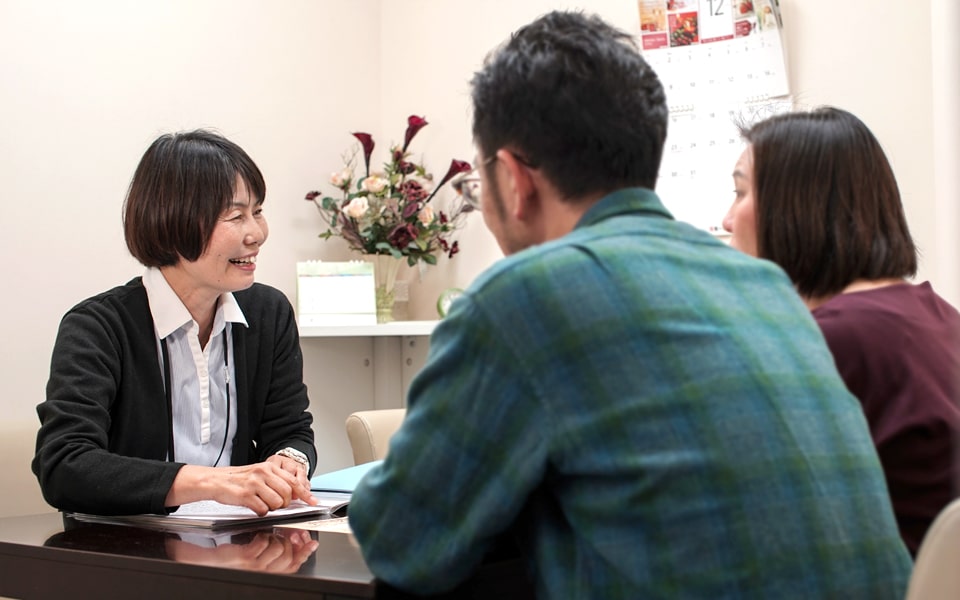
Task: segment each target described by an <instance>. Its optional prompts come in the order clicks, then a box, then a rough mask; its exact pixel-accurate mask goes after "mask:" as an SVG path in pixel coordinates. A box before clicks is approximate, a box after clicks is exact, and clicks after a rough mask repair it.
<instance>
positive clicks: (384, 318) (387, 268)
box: [365, 254, 407, 323]
mask: <svg viewBox="0 0 960 600" xmlns="http://www.w3.org/2000/svg"><path fill="white" fill-rule="evenodd" d="M365 258H366V259H367V260H368V261H370V262H372V263H373V280H374V285H375V286H376V298H377V323H389V322H391V321H393V304H394V302H395V301H396V296H395V294H394V288H395V287H396V284H397V274H398V273H399V272H400V267H401V266H402V265H403V264H405V263H406V262H407V259H406V257H404V258H394V257H393V256H392V255H390V254H368V255H366V256H365Z"/></svg>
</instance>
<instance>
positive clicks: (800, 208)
mask: <svg viewBox="0 0 960 600" xmlns="http://www.w3.org/2000/svg"><path fill="white" fill-rule="evenodd" d="M741 133H742V135H743V137H744V139H745V140H746V141H747V143H748V146H747V148H746V150H744V152H743V154H742V156H741V157H740V159H739V161H737V164H736V167H735V169H734V172H733V180H734V185H735V188H736V197H735V199H734V202H733V206H732V207H731V208H730V211H729V213H728V214H727V216H726V218H725V219H724V228H725V229H726V230H727V231H729V232H730V233H731V234H732V238H731V245H732V246H733V247H735V248H738V249H740V250H742V251H743V252H746V253H748V254H752V255H754V256H759V257H761V258H766V259H768V260H771V261H773V262H775V263H777V264H779V265H780V266H781V267H782V268H783V269H784V270H785V271H786V272H787V274H788V275H789V276H790V278H791V280H793V282H794V285H796V288H797V291H798V292H799V293H800V295H801V296H802V297H803V299H804V301H805V302H806V304H807V306H809V307H810V309H811V310H812V311H813V316H814V317H815V318H816V320H817V322H818V323H819V325H820V328H821V330H822V331H823V334H824V337H825V338H826V341H827V344H828V345H829V346H830V350H831V351H832V352H833V356H834V360H835V361H836V364H837V369H838V370H839V371H840V374H841V375H842V376H843V379H844V381H845V382H846V384H847V387H848V388H849V389H850V391H851V392H852V393H853V394H854V395H856V396H857V398H859V399H860V402H861V403H862V404H863V409H864V413H865V414H866V417H867V420H868V422H869V424H870V430H871V433H872V435H873V440H874V443H875V444H876V446H877V451H878V453H879V456H880V461H881V463H882V464H883V468H884V471H885V473H886V477H887V486H888V487H889V489H890V495H891V497H892V500H893V506H894V510H895V512H896V515H897V520H898V523H899V526H900V533H901V535H902V537H903V539H904V541H905V542H906V544H907V546H908V547H909V549H910V551H911V552H912V553H914V554H916V552H917V549H918V548H919V546H920V542H921V541H922V539H923V536H924V534H925V533H926V531H927V528H928V527H929V526H930V524H931V522H932V521H933V519H934V517H936V515H937V514H938V512H939V511H940V510H941V509H942V508H943V507H945V506H946V505H947V504H948V503H949V502H950V500H951V499H953V498H955V497H957V496H958V489H957V483H958V478H957V471H958V466H960V460H958V455H957V435H958V433H960V313H958V312H957V310H956V309H955V308H954V307H953V306H951V305H950V304H949V303H947V302H946V301H945V300H943V298H941V297H940V296H938V295H937V294H936V292H934V291H933V288H932V287H931V286H930V284H929V283H928V282H924V283H921V284H913V283H910V282H908V281H907V278H910V277H912V276H914V275H915V274H916V271H917V250H916V247H915V246H914V243H913V240H912V239H911V237H910V231H909V230H908V228H907V223H906V219H905V217H904V213H903V207H902V205H901V201H900V192H899V190H898V188H897V182H896V179H895V178H894V175H893V170H892V169H891V167H890V163H889V162H888V161H887V158H886V156H885V154H884V152H883V149H882V148H881V147H880V143H879V142H878V141H877V139H876V138H875V137H874V135H873V134H872V133H871V132H870V130H869V129H868V128H867V127H866V125H864V124H863V122H862V121H860V120H859V119H858V118H857V117H855V116H854V115H852V114H850V113H849V112H846V111H843V110H839V109H836V108H831V107H823V108H819V109H816V110H813V111H811V112H796V113H790V114H785V115H779V116H775V117H772V118H770V119H767V120H765V121H762V122H760V123H758V124H756V125H754V126H752V127H749V128H743V129H742V131H741Z"/></svg>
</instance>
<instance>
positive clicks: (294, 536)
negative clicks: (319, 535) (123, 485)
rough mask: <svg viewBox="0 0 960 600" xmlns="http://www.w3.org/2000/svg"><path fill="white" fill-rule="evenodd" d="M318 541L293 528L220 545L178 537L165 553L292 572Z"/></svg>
mask: <svg viewBox="0 0 960 600" xmlns="http://www.w3.org/2000/svg"><path fill="white" fill-rule="evenodd" d="M317 546H318V543H317V542H316V540H313V539H311V537H310V533H309V532H307V531H293V532H291V533H290V534H289V535H288V536H280V535H276V534H271V533H262V532H261V533H257V534H256V535H255V536H254V537H253V539H252V540H251V541H249V542H247V543H245V544H237V543H230V544H222V545H219V546H216V547H212V548H211V547H203V546H197V545H194V544H191V543H190V542H186V541H183V540H179V539H172V538H171V539H169V540H167V555H168V556H169V557H170V558H172V559H173V560H175V561H177V562H185V563H192V564H195V565H210V566H213V567H227V568H237V569H246V570H251V571H266V572H268V573H296V572H297V571H298V570H300V565H302V564H303V563H304V562H306V560H307V559H308V558H310V555H311V554H313V553H314V552H316V550H317Z"/></svg>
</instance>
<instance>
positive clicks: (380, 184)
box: [361, 175, 389, 194]
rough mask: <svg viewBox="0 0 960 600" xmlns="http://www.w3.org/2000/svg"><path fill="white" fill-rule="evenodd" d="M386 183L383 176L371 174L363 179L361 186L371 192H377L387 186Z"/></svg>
mask: <svg viewBox="0 0 960 600" xmlns="http://www.w3.org/2000/svg"><path fill="white" fill-rule="evenodd" d="M388 183H389V182H388V181H387V180H386V179H385V178H383V177H381V176H379V175H371V176H370V177H367V178H366V179H364V180H363V184H362V185H361V187H362V188H363V189H364V190H366V191H368V192H370V193H371V194H379V193H380V192H382V191H383V190H384V188H386V187H387V184H388Z"/></svg>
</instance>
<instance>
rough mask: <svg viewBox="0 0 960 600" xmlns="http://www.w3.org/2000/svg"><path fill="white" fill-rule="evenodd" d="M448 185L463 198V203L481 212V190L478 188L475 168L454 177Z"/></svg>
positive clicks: (478, 179) (477, 175) (477, 176)
mask: <svg viewBox="0 0 960 600" xmlns="http://www.w3.org/2000/svg"><path fill="white" fill-rule="evenodd" d="M450 185H451V186H453V189H455V190H456V191H457V193H458V194H460V196H462V197H463V201H464V202H466V203H467V205H468V206H470V207H471V208H474V209H476V210H481V207H480V194H481V192H482V189H481V186H480V173H478V172H477V168H476V167H474V168H473V169H471V170H470V171H467V172H466V173H459V174H458V175H455V176H454V177H453V179H451V180H450Z"/></svg>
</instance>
